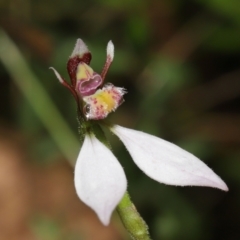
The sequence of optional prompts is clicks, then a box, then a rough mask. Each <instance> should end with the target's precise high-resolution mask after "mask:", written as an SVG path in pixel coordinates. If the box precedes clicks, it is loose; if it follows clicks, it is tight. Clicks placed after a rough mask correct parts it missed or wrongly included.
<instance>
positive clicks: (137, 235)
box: [117, 191, 151, 240]
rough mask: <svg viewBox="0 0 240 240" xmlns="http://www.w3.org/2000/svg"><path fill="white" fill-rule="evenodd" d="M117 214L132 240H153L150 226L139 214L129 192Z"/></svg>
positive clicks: (118, 207)
mask: <svg viewBox="0 0 240 240" xmlns="http://www.w3.org/2000/svg"><path fill="white" fill-rule="evenodd" d="M117 212H118V214H119V216H120V218H121V220H122V222H123V225H124V227H125V228H126V229H127V231H128V232H129V234H130V236H131V237H132V239H134V240H151V238H150V235H149V232H148V226H147V224H146V223H145V221H144V220H143V218H142V217H141V216H140V214H139V213H138V211H137V209H136V207H135V205H134V204H133V203H132V201H131V199H130V196H129V194H128V192H127V191H126V192H125V194H124V196H123V198H122V200H121V201H120V203H119V204H118V206H117Z"/></svg>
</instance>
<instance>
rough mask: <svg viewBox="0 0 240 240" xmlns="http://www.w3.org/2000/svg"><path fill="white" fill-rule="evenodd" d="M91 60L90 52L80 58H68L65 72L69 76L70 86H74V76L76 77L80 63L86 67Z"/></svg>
mask: <svg viewBox="0 0 240 240" xmlns="http://www.w3.org/2000/svg"><path fill="white" fill-rule="evenodd" d="M91 59H92V54H91V53H90V52H88V53H85V54H84V55H83V56H82V57H79V56H77V55H76V56H74V57H71V58H69V60H68V62H67V71H68V74H69V77H70V79H71V83H72V86H73V87H75V86H76V75H77V67H78V64H79V63H80V62H84V63H86V64H87V65H89V64H90V62H91Z"/></svg>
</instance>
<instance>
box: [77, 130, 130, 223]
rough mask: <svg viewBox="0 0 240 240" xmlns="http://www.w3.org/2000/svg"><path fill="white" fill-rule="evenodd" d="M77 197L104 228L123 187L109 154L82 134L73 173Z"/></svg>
mask: <svg viewBox="0 0 240 240" xmlns="http://www.w3.org/2000/svg"><path fill="white" fill-rule="evenodd" d="M74 182H75V188H76V191H77V194H78V196H79V198H80V199H81V200H82V201H83V202H84V203H85V204H86V205H88V206H89V207H91V208H92V209H93V210H94V211H95V212H96V213H97V215H98V217H99V219H100V220H101V222H102V223H103V224H104V225H108V224H109V221H110V217H111V214H112V211H113V210H114V209H115V207H116V205H117V204H118V203H119V201H120V200H121V199H122V197H123V194H124V193H125V191H126V188H127V180H126V176H125V173H124V171H123V168H122V167H121V165H120V164H119V162H118V160H117V159H116V157H115V156H114V155H113V153H112V152H111V151H110V150H109V149H108V148H107V147H106V146H105V145H103V144H102V143H101V142H100V141H99V140H98V139H97V138H96V137H95V136H94V135H91V136H89V135H86V137H85V140H84V143H83V146H82V148H81V151H80V153H79V156H78V159H77V162H76V166H75V174H74Z"/></svg>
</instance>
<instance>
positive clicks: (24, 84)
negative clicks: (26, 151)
mask: <svg viewBox="0 0 240 240" xmlns="http://www.w3.org/2000/svg"><path fill="white" fill-rule="evenodd" d="M0 59H1V61H2V63H3V64H4V66H5V67H6V69H7V70H8V72H9V74H10V76H12V79H13V80H14V81H15V84H16V85H17V86H18V87H19V89H20V90H21V92H22V94H23V95H24V97H26V98H27V100H28V102H29V104H30V105H31V106H32V109H33V111H34V112H35V113H36V115H37V116H38V117H39V119H40V120H41V121H42V123H43V125H44V126H45V127H46V129H47V130H48V132H49V133H50V135H51V137H52V138H53V140H54V141H55V143H56V144H57V146H58V147H59V149H60V150H61V152H62V153H63V155H64V156H65V157H66V158H67V159H68V160H69V161H70V162H71V163H72V164H74V160H75V158H76V153H77V150H78V149H79V144H78V141H77V138H76V136H75V134H74V133H73V132H72V130H71V129H70V127H69V126H68V124H67V123H66V122H65V121H64V118H63V116H62V115H61V114H60V112H59V111H58V109H57V107H56V106H55V104H54V103H53V101H52V99H51V98H50V97H49V94H48V93H47V92H46V90H45V88H44V87H43V86H42V84H41V82H40V80H39V79H38V78H37V77H36V76H35V74H34V73H33V72H32V71H31V69H30V67H29V65H28V63H27V62H26V60H25V59H24V57H23V56H22V54H21V52H20V51H19V49H18V48H17V46H16V45H15V44H14V43H13V42H12V41H11V39H10V38H9V37H8V36H7V34H6V33H5V32H4V31H3V30H1V29H0Z"/></svg>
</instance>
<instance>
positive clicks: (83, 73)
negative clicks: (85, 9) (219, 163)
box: [51, 39, 228, 225]
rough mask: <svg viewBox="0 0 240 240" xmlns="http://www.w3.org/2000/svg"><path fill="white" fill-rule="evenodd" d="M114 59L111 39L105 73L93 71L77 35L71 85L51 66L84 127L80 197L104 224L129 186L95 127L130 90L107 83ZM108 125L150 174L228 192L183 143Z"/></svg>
mask: <svg viewBox="0 0 240 240" xmlns="http://www.w3.org/2000/svg"><path fill="white" fill-rule="evenodd" d="M113 57H114V45H113V43H112V41H109V43H108V45H107V58H106V63H105V65H104V68H103V70H102V73H101V74H98V73H96V72H94V71H93V69H92V68H91V67H90V66H89V64H90V61H91V53H90V52H89V50H88V48H87V46H86V44H85V43H84V42H83V41H82V40H81V39H78V40H77V43H76V46H75V48H74V50H73V53H72V55H71V56H70V58H69V60H68V63H67V69H68V73H69V76H70V79H71V83H68V82H67V81H66V80H65V79H64V78H63V77H61V75H60V74H59V73H58V72H57V71H56V70H55V69H54V68H51V69H52V70H53V71H54V73H55V75H56V77H57V78H58V80H59V81H60V83H61V84H63V85H64V86H65V87H66V88H68V89H69V90H70V91H71V93H72V95H73V96H74V98H75V100H76V102H77V106H78V110H79V114H80V116H81V117H80V118H81V122H80V124H82V125H83V126H85V132H84V133H83V134H84V141H83V144H82V147H81V150H80V153H79V155H78V158H77V161H76V166H75V173H74V183H75V188H76V192H77V195H78V196H79V198H80V199H81V200H82V201H83V202H84V203H85V204H86V205H88V206H89V207H91V208H92V209H93V210H94V211H95V212H96V214H97V215H98V217H99V219H100V221H101V222H102V223H103V224H104V225H108V224H109V222H110V218H111V215H112V212H113V210H114V209H115V208H116V206H117V205H118V203H119V202H120V200H121V199H122V197H123V195H124V193H125V191H126V189H127V180H126V176H125V173H124V171H123V168H122V166H121V165H120V163H119V162H118V160H117V159H116V157H115V156H114V155H113V153H112V152H111V150H110V149H109V148H108V147H107V146H106V145H105V144H104V143H103V142H102V141H100V140H99V137H98V136H97V135H96V134H95V133H94V131H93V130H92V127H91V124H92V122H93V121H94V122H98V121H97V120H101V119H105V118H106V117H107V116H108V114H109V113H111V112H113V111H115V110H116V109H117V108H118V107H119V106H120V104H121V103H122V102H123V95H124V94H125V93H126V91H125V89H124V88H120V87H115V86H114V85H113V84H109V83H108V84H105V85H104V79H105V76H106V73H107V71H108V69H109V67H110V65H111V63H112V61H113ZM86 123H89V124H86ZM84 124H85V125H84ZM108 126H109V129H110V131H111V132H112V133H114V134H115V135H117V136H118V137H119V139H120V140H121V141H122V142H123V144H124V145H125V147H126V148H127V150H128V151H129V153H130V155H131V157H132V159H133V161H134V162H135V163H136V165H137V166H138V167H139V168H140V169H141V170H142V171H143V172H144V173H145V174H146V175H147V176H149V177H150V178H152V179H154V180H156V181H158V182H160V183H164V184H169V185H175V186H206V187H213V188H219V189H221V190H223V191H228V187H227V185H226V184H225V183H224V182H223V180H222V179H221V178H220V177H219V176H218V175H216V174H215V173H214V172H213V171H212V170H211V169H210V168H209V167H208V166H207V165H206V164H205V163H204V162H202V161H201V160H199V159H198V158H197V157H195V156H194V155H192V154H191V153H189V152H187V151H185V150H183V149H181V148H180V147H178V146H176V145H174V144H172V143H170V142H168V141H165V140H163V139H161V138H158V137H155V136H152V135H149V134H147V133H143V132H140V131H136V130H132V129H128V128H125V127H121V126H118V125H109V124H108Z"/></svg>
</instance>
